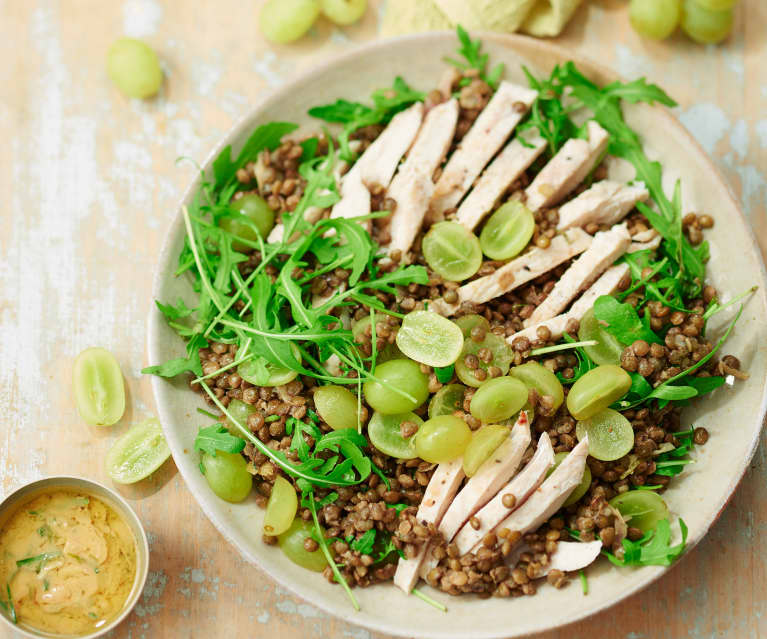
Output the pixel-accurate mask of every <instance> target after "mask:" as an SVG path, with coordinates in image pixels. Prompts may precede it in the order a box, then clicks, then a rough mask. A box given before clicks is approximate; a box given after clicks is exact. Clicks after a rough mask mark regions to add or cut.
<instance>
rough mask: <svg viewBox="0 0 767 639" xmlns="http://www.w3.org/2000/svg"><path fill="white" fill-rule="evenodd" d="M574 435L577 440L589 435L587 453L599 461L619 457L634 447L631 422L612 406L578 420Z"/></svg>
mask: <svg viewBox="0 0 767 639" xmlns="http://www.w3.org/2000/svg"><path fill="white" fill-rule="evenodd" d="M575 435H576V436H577V437H578V441H581V440H582V439H583V438H584V437H585V436H586V435H588V436H589V455H591V456H592V457H593V458H594V459H599V460H600V461H613V460H615V459H620V458H621V457H623V456H624V455H628V454H629V453H630V452H631V449H632V448H633V447H634V429H633V428H631V422H629V420H628V419H626V418H625V417H624V416H623V415H621V414H620V413H619V412H618V411H617V410H613V409H612V408H605V409H604V410H602V411H600V412H598V413H597V414H596V415H592V416H591V417H589V418H588V419H582V420H580V421H578V422H577V423H576V424H575Z"/></svg>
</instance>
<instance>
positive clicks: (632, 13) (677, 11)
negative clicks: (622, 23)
mask: <svg viewBox="0 0 767 639" xmlns="http://www.w3.org/2000/svg"><path fill="white" fill-rule="evenodd" d="M681 13H682V5H681V0H631V4H630V5H629V20H631V26H632V27H634V31H636V32H637V33H638V34H639V35H643V36H646V37H648V38H653V39H655V40H663V39H664V38H667V37H668V36H670V35H671V34H672V33H674V29H676V26H677V24H679V18H680V16H681Z"/></svg>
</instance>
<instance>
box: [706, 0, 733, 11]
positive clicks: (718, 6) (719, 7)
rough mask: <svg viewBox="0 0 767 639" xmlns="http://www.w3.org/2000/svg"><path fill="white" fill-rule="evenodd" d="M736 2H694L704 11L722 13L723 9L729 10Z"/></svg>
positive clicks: (720, 0) (710, 0)
mask: <svg viewBox="0 0 767 639" xmlns="http://www.w3.org/2000/svg"><path fill="white" fill-rule="evenodd" d="M737 1H738V0H696V2H697V3H698V4H699V5H700V6H701V7H703V8H704V9H710V10H711V11H724V10H725V9H731V8H732V7H734V6H735V3H736V2H737Z"/></svg>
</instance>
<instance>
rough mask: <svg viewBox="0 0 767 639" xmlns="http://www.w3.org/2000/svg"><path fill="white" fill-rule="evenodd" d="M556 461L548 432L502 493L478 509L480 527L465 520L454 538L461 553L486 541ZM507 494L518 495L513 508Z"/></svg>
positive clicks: (523, 500)
mask: <svg viewBox="0 0 767 639" xmlns="http://www.w3.org/2000/svg"><path fill="white" fill-rule="evenodd" d="M553 465H554V449H553V448H552V446H551V440H550V439H549V436H548V435H547V434H546V433H543V434H542V435H541V437H540V439H538V448H536V450H535V454H534V455H533V457H532V459H530V461H529V462H527V464H526V465H525V467H524V468H523V469H522V470H521V471H519V473H517V474H516V475H515V476H514V477H513V478H512V480H511V481H510V482H509V483H508V484H506V485H505V486H504V487H503V488H501V490H499V491H498V494H497V495H496V496H495V497H493V498H492V499H491V500H490V501H489V502H487V504H485V506H484V507H483V508H482V509H481V510H480V511H479V512H477V514H476V515H475V517H476V518H477V519H478V520H479V528H477V529H476V530H475V529H474V528H472V527H471V526H470V525H469V524H465V525H464V526H463V528H461V530H460V531H459V532H458V534H457V535H456V536H455V539H454V540H453V541H454V542H455V543H456V545H457V546H458V550H459V551H460V553H461V555H465V554H466V553H467V552H469V551H470V550H471V549H472V548H473V547H474V546H476V545H478V544H480V543H482V540H483V539H484V538H485V535H487V533H489V532H490V531H492V530H493V529H494V528H495V527H496V526H497V525H498V523H499V522H501V521H503V520H504V519H505V518H506V517H508V515H509V513H510V512H511V511H512V510H513V509H514V508H519V507H520V506H521V505H522V504H523V503H524V502H525V500H526V499H527V498H528V497H529V496H530V495H531V494H532V492H533V491H534V490H535V489H536V488H538V486H540V485H541V482H542V481H543V480H544V478H545V477H546V473H547V472H548V470H549V468H551V467H552V466H553ZM504 495H513V496H514V497H515V499H516V501H515V502H514V507H513V508H511V509H510V508H508V507H506V506H505V505H504V504H503V497H504Z"/></svg>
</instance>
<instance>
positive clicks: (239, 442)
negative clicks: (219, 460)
mask: <svg viewBox="0 0 767 639" xmlns="http://www.w3.org/2000/svg"><path fill="white" fill-rule="evenodd" d="M243 448H245V440H244V439H241V438H240V437H235V436H234V435H232V434H231V433H230V432H229V431H228V430H226V428H224V427H223V426H222V425H221V424H213V426H208V427H207V428H201V429H200V430H199V431H198V432H197V437H195V438H194V449H195V450H196V451H200V452H203V453H207V454H208V455H213V457H215V456H216V453H217V452H218V451H219V450H220V451H222V452H225V453H239V452H241V451H242V449H243Z"/></svg>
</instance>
